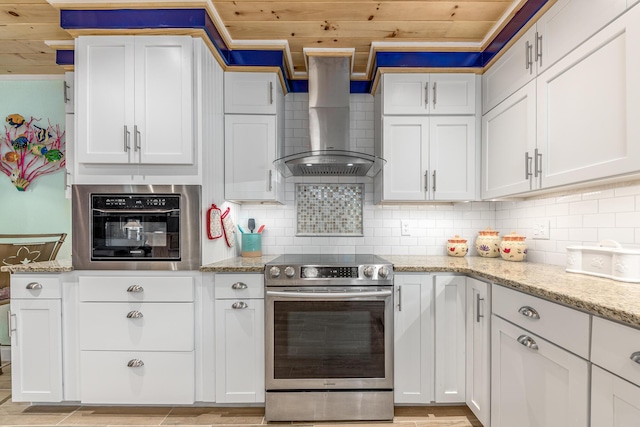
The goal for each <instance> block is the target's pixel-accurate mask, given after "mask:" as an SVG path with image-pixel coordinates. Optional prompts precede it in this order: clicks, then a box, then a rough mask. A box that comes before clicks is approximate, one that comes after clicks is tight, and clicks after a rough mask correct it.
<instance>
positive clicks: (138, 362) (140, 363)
mask: <svg viewBox="0 0 640 427" xmlns="http://www.w3.org/2000/svg"><path fill="white" fill-rule="evenodd" d="M127 366H128V367H130V368H139V367H141V366H144V362H143V361H142V360H140V359H131V360H129V363H127Z"/></svg>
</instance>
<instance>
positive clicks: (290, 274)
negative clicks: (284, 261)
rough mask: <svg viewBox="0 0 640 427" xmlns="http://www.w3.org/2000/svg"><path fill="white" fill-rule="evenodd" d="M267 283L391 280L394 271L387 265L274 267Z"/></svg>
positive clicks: (267, 276)
mask: <svg viewBox="0 0 640 427" xmlns="http://www.w3.org/2000/svg"><path fill="white" fill-rule="evenodd" d="M265 273H266V279H267V281H274V282H275V281H278V282H280V281H281V280H287V279H290V280H297V281H305V280H313V279H329V280H332V281H340V280H345V281H347V280H351V281H353V280H370V281H380V280H391V279H392V277H391V276H392V269H391V268H390V267H388V266H386V265H360V266H317V265H316V266H285V265H272V266H268V267H267V268H266V271H265Z"/></svg>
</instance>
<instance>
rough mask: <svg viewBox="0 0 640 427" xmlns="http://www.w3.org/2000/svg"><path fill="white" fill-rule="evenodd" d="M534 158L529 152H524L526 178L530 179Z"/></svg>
mask: <svg viewBox="0 0 640 427" xmlns="http://www.w3.org/2000/svg"><path fill="white" fill-rule="evenodd" d="M532 159H533V158H532V157H530V156H529V152H528V151H527V152H526V153H524V179H529V178H530V177H531V175H532V173H531V160H532Z"/></svg>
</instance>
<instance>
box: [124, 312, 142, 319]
mask: <svg viewBox="0 0 640 427" xmlns="http://www.w3.org/2000/svg"><path fill="white" fill-rule="evenodd" d="M142 317H144V315H143V314H142V313H141V312H139V311H138V310H132V311H130V312H128V313H127V319H140V318H142Z"/></svg>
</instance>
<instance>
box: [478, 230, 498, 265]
mask: <svg viewBox="0 0 640 427" xmlns="http://www.w3.org/2000/svg"><path fill="white" fill-rule="evenodd" d="M498 234H500V233H499V232H498V231H496V230H494V229H492V228H491V227H487V228H485V229H484V230H482V231H478V238H477V239H476V251H477V252H478V255H480V256H481V257H485V258H496V257H498V256H500V236H498Z"/></svg>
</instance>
